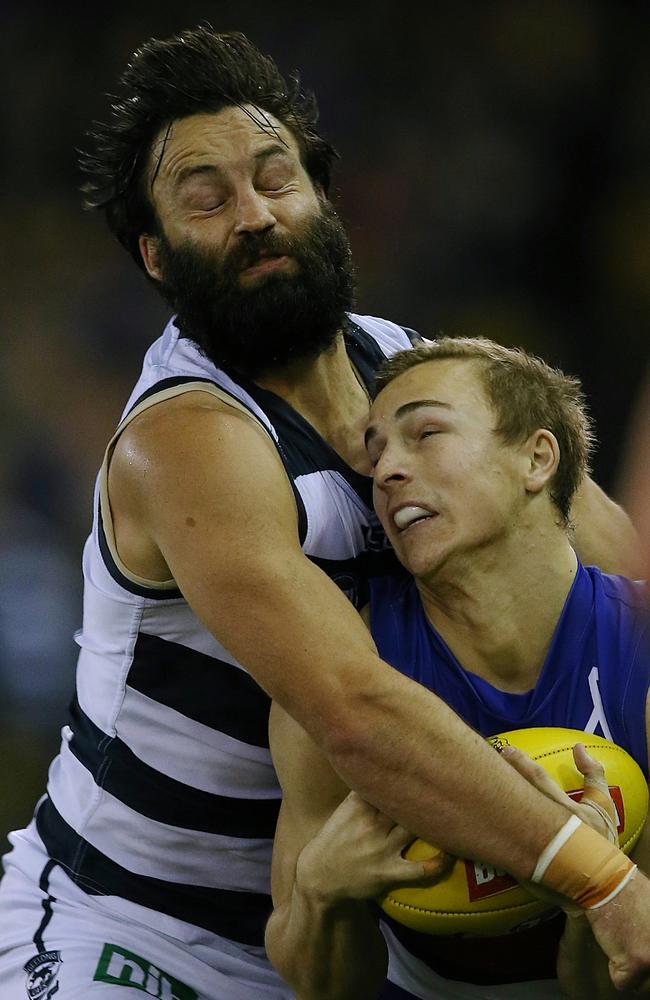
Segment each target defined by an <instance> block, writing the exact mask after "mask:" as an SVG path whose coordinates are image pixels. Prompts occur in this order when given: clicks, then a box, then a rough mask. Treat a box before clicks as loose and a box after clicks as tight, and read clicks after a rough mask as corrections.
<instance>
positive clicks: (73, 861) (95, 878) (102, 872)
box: [36, 798, 272, 946]
mask: <svg viewBox="0 0 650 1000" xmlns="http://www.w3.org/2000/svg"><path fill="white" fill-rule="evenodd" d="M36 826H37V829H38V833H39V836H40V837H41V839H42V841H43V843H44V844H45V847H46V848H47V852H48V854H49V855H50V857H51V858H52V859H53V860H54V861H56V862H58V863H59V864H60V865H61V866H62V867H63V868H64V869H65V871H66V874H67V875H68V876H69V878H71V879H72V881H73V882H74V883H75V884H76V885H78V886H79V887H80V888H81V889H83V890H84V892H87V893H88V894H89V895H95V896H107V895H108V896H122V897H123V898H124V899H128V900H131V902H133V903H139V904H140V905H141V906H147V907H150V908H151V909H154V910H158V911H159V912H161V913H167V914H168V915H169V916H170V917H175V918H176V919H177V920H184V921H186V922H187V923H190V924H195V925H196V926H198V927H203V928H205V929H206V930H208V931H211V932H212V933H213V934H219V935H221V936H222V937H225V938H230V939H231V940H234V941H240V942H242V943H243V944H251V945H258V946H262V945H263V944H264V927H265V924H266V921H267V920H268V918H269V916H270V914H271V910H272V903H271V897H270V896H267V895H266V894H265V893H257V892H236V891H234V890H231V889H211V888H205V887H203V886H196V885H184V884H181V883H178V882H166V881H164V880H162V879H157V878H151V877H150V876H147V875H134V874H133V872H130V871H127V869H125V868H122V866H121V865H118V864H116V862H114V861H111V859H110V858H107V857H106V856H105V855H104V854H102V853H101V852H100V851H98V850H96V848H94V847H93V846H92V844H89V843H88V842H87V841H85V840H84V839H83V837H80V836H79V834H78V833H75V831H74V830H73V829H72V827H71V826H69V825H68V824H67V823H66V822H65V820H64V819H63V817H62V816H61V815H60V813H59V812H58V811H57V809H56V808H55V806H54V804H53V803H52V801H51V800H50V799H49V798H46V799H44V801H43V802H42V803H41V806H40V807H39V810H38V813H37V815H36Z"/></svg>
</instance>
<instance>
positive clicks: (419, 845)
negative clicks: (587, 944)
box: [380, 728, 648, 937]
mask: <svg viewBox="0 0 650 1000" xmlns="http://www.w3.org/2000/svg"><path fill="white" fill-rule="evenodd" d="M489 742H491V743H492V744H493V745H494V746H495V748H497V749H498V748H499V746H500V745H501V744H503V743H506V742H507V743H511V744H513V745H514V746H516V747H519V749H521V750H524V751H525V752H526V753H527V754H528V755H529V756H530V757H532V758H533V760H535V761H537V762H538V763H539V764H540V765H541V766H542V767H543V768H544V770H545V771H546V772H547V773H548V774H549V775H550V776H551V777H552V778H554V779H555V781H557V782H558V784H559V785H560V786H561V787H562V788H563V789H564V791H565V792H566V793H567V794H568V795H569V796H570V797H571V798H572V799H575V800H577V801H579V800H580V798H582V785H583V777H582V775H581V774H580V772H579V771H578V769H577V768H576V766H575V763H574V760H573V752H572V751H573V747H574V746H575V744H576V743H583V744H584V746H585V748H586V749H587V752H588V753H589V754H590V755H591V756H592V757H594V758H596V759H597V760H599V761H600V762H601V763H602V764H603V766H604V768H605V776H606V779H607V782H608V785H609V790H610V794H611V796H612V798H613V800H614V802H615V804H616V809H617V812H618V835H619V846H620V848H621V850H623V851H624V852H625V853H626V854H629V852H630V851H631V850H632V848H633V847H634V845H635V843H636V841H637V840H638V838H639V836H640V834H641V831H642V829H643V825H644V823H645V819H646V814H647V811H648V785H647V782H646V779H645V777H644V775H643V772H642V770H641V768H640V767H639V765H638V764H637V763H636V761H635V760H634V759H633V758H632V757H631V756H630V755H629V753H627V752H626V751H625V750H623V749H622V747H619V746H617V745H616V744H615V743H611V742H610V741H609V740H606V739H604V738H603V737H601V736H594V735H592V734H589V733H583V732H581V731H579V730H575V729H558V728H537V729H518V730H513V731H512V732H507V733H501V734H499V735H498V736H492V737H490V740H489ZM506 807H507V806H506ZM468 821H469V822H471V819H469V820H468ZM432 853H435V848H433V847H431V845H430V844H427V843H425V841H423V840H415V841H414V842H413V843H412V844H411V845H410V846H409V847H408V848H407V850H406V851H405V852H404V856H405V857H406V858H408V859H409V860H413V861H417V860H420V859H424V858H427V857H431V855H432ZM380 904H381V906H382V909H383V910H384V911H385V912H386V913H387V914H389V915H390V916H391V917H393V919H395V920H397V921H398V922H399V923H401V924H404V925H405V926H406V927H410V928H411V929H412V930H416V931H421V932H423V933H425V934H439V935H453V934H456V935H458V934H462V935H467V936H469V937H494V936H498V935H500V934H507V933H509V932H510V931H513V930H514V929H515V928H517V927H519V926H520V925H521V924H525V923H527V922H528V921H533V922H534V921H535V920H536V918H539V917H540V916H541V915H542V914H543V913H545V912H547V911H548V910H550V909H553V906H552V904H550V903H548V902H544V901H542V900H540V899H537V898H536V897H535V896H533V895H532V894H531V893H530V892H528V890H527V889H525V888H524V887H523V886H522V885H520V884H519V883H518V882H517V880H516V879H514V878H513V877H512V876H511V875H508V874H506V873H505V872H503V871H499V870H498V869H495V868H492V867H491V866H490V865H487V864H483V863H482V862H480V861H468V860H465V859H462V858H461V859H458V860H457V861H456V862H455V864H454V865H453V867H452V868H451V870H450V871H449V872H448V874H447V875H445V876H443V877H442V878H441V879H440V880H439V881H438V882H437V883H436V884H435V885H433V886H430V887H427V888H420V887H417V888H414V887H409V888H406V889H392V890H391V891H390V892H388V893H387V894H386V896H385V897H383V898H382V899H381V900H380Z"/></svg>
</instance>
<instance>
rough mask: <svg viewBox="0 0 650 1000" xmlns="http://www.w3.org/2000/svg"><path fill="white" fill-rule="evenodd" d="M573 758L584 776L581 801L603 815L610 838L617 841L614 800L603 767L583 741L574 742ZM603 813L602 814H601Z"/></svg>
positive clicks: (617, 819)
mask: <svg viewBox="0 0 650 1000" xmlns="http://www.w3.org/2000/svg"><path fill="white" fill-rule="evenodd" d="M573 759H574V761H575V764H576V767H577V768H578V770H579V771H580V773H581V774H582V775H583V777H584V789H585V791H584V795H583V797H582V803H583V804H584V805H590V806H592V807H593V808H594V809H596V811H597V812H598V813H600V815H601V816H602V817H603V819H604V820H605V822H606V823H607V825H608V827H609V828H610V835H611V839H612V840H613V841H614V842H615V843H618V832H617V830H618V821H619V818H618V813H617V812H616V806H615V804H614V800H613V799H612V797H611V795H610V794H609V785H608V784H607V778H606V777H605V769H604V767H603V765H602V764H601V763H600V761H599V760H596V759H595V758H594V757H592V756H591V755H590V754H589V753H587V750H586V748H585V746H584V744H583V743H576V745H575V747H574V748H573ZM603 814H604V815H603Z"/></svg>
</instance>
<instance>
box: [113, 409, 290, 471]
mask: <svg viewBox="0 0 650 1000" xmlns="http://www.w3.org/2000/svg"><path fill="white" fill-rule="evenodd" d="M233 440H236V442H237V444H238V445H239V446H241V447H243V448H244V449H253V450H257V449H262V450H263V451H265V452H267V453H268V454H269V456H270V457H272V458H273V457H275V458H276V460H277V455H276V453H275V448H274V446H273V442H272V441H271V438H270V436H269V434H268V433H267V432H266V431H265V430H264V428H263V427H262V426H261V425H260V424H259V422H258V421H257V420H255V419H254V417H252V416H249V415H248V414H245V413H243V412H242V411H241V410H240V409H237V408H235V407H234V406H229V405H228V404H227V403H225V402H223V401H222V400H221V399H219V398H218V397H217V396H214V395H212V394H211V393H208V392H201V391H193V392H186V393H183V394H181V395H179V396H175V397H173V398H171V399H165V400H163V401H161V402H159V403H156V404H154V405H153V406H150V407H148V408H147V409H146V410H144V411H143V412H142V413H140V414H138V416H136V417H135V418H134V419H133V420H132V421H131V423H129V424H128V426H127V427H126V428H125V429H124V431H123V432H122V434H121V435H120V437H119V438H118V440H117V442H116V445H115V449H114V452H113V456H112V460H111V469H112V470H114V471H115V473H116V474H117V475H119V476H121V477H124V478H125V479H126V480H129V479H130V478H132V477H133V478H135V479H136V481H137V480H140V479H141V478H142V477H144V476H147V475H150V474H151V473H153V472H155V471H156V470H157V469H159V468H162V469H164V468H165V467H166V466H167V465H169V464H176V463H178V461H179V460H181V461H193V460H195V459H196V456H197V454H198V455H201V454H203V450H204V448H205V447H206V445H208V446H209V447H210V448H211V449H212V450H213V449H215V448H219V447H221V448H224V449H225V450H227V449H228V446H229V444H231V443H232V442H233Z"/></svg>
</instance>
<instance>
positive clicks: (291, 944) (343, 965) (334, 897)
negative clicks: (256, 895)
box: [266, 703, 387, 1000]
mask: <svg viewBox="0 0 650 1000" xmlns="http://www.w3.org/2000/svg"><path fill="white" fill-rule="evenodd" d="M270 737H271V752H272V754H273V762H274V764H275V767H276V770H277V772H278V777H279V780H280V784H281V786H282V808H281V811H280V817H279V820H278V826H277V830H276V835H275V841H274V845H273V869H272V890H273V904H274V907H275V909H274V912H273V915H272V917H271V919H270V920H269V923H268V925H267V928H266V949H267V952H268V955H269V958H270V960H271V962H272V963H273V964H274V965H275V967H276V968H277V969H278V971H279V972H280V974H281V975H282V976H283V977H284V979H285V980H286V981H287V982H288V983H289V985H290V986H291V987H292V988H293V989H294V990H295V991H296V993H297V995H298V997H299V998H300V1000H329V998H331V997H337V1000H373V998H374V997H376V996H377V995H378V993H379V990H380V988H381V986H382V984H383V982H384V980H385V977H386V965H387V960H386V946H385V944H384V939H383V937H382V935H381V932H380V930H379V926H378V923H377V920H376V919H375V918H373V916H372V914H371V912H370V909H369V907H368V905H367V904H366V902H365V901H364V900H362V899H351V898H349V896H347V895H342V894H341V892H340V888H341V886H340V884H339V879H340V875H339V873H336V874H335V875H328V871H327V859H326V858H323V856H322V855H321V856H320V857H319V852H318V842H315V843H310V842H312V841H313V840H314V838H315V837H317V835H318V834H320V833H321V831H322V828H323V826H324V824H326V823H327V821H328V819H329V817H330V816H331V814H332V813H333V812H334V811H335V810H336V808H337V806H339V804H340V803H341V802H342V801H343V799H344V798H345V797H346V796H347V794H348V789H347V788H346V787H345V785H344V784H343V783H342V782H341V780H340V779H339V778H338V777H337V775H336V774H335V773H334V771H333V770H332V768H331V767H330V765H329V763H328V761H327V759H326V758H325V757H324V756H323V754H322V753H321V752H320V751H319V750H318V748H317V747H316V745H315V744H314V743H313V742H312V740H310V739H309V737H308V736H307V734H306V733H305V731H304V729H302V727H301V726H299V725H298V724H297V723H296V722H295V721H294V720H293V719H292V718H291V717H290V716H289V715H287V713H286V712H285V711H284V710H283V709H281V708H280V707H279V706H278V705H277V703H274V705H273V708H272V709H271V721H270ZM348 833H349V831H348ZM322 839H323V838H322V837H321V840H322ZM306 845H309V847H310V848H311V850H309V848H307V849H305V847H306ZM339 860H340V859H339ZM359 867H363V865H361V866H359ZM361 874H362V875H363V874H365V873H361Z"/></svg>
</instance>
